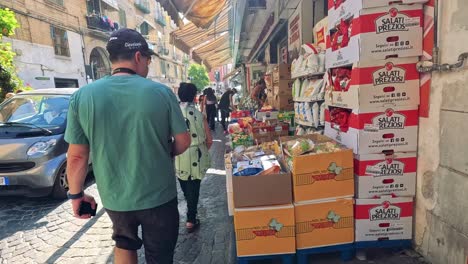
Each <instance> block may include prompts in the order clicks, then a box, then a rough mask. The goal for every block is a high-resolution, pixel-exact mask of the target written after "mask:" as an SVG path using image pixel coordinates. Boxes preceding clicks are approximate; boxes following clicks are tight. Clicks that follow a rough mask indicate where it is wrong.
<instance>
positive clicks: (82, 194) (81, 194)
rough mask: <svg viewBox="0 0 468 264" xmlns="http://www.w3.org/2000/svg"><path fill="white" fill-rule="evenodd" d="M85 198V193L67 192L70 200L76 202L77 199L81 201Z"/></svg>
mask: <svg viewBox="0 0 468 264" xmlns="http://www.w3.org/2000/svg"><path fill="white" fill-rule="evenodd" d="M83 196H84V192H83V191H81V192H79V193H77V194H71V193H70V191H68V192H67V197H68V199H71V200H75V199H80V198H82V197H83Z"/></svg>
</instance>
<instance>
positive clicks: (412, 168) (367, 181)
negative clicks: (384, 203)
mask: <svg viewBox="0 0 468 264" xmlns="http://www.w3.org/2000/svg"><path fill="white" fill-rule="evenodd" d="M417 156H418V155H417V153H416V152H397V153H393V154H392V155H385V154H362V155H354V175H355V176H356V181H355V183H356V197H357V198H376V197H381V196H388V195H394V196H414V195H415V194H416V171H417V161H418V158H417Z"/></svg>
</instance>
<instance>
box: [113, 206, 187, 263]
mask: <svg viewBox="0 0 468 264" xmlns="http://www.w3.org/2000/svg"><path fill="white" fill-rule="evenodd" d="M106 211H107V214H108V215H109V217H110V219H111V221H112V223H113V229H114V233H113V235H112V239H113V240H115V243H116V247H117V248H121V249H125V250H138V249H140V248H141V246H142V245H143V244H144V246H145V255H147V254H150V255H167V254H171V258H172V255H173V253H174V248H175V245H176V243H177V237H178V234H179V211H178V208H177V198H175V199H173V200H171V201H170V202H168V203H165V204H163V205H160V206H158V207H154V208H151V209H145V210H138V211H128V212H116V211H112V210H109V209H106ZM140 225H141V228H142V235H143V237H142V238H140V237H139V236H138V227H139V226H140ZM146 257H149V256H146ZM167 257H169V256H167Z"/></svg>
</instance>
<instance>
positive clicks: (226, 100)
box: [218, 89, 237, 134]
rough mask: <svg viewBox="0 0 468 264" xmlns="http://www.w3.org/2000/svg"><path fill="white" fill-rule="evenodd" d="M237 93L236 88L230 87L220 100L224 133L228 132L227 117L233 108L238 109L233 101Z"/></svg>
mask: <svg viewBox="0 0 468 264" xmlns="http://www.w3.org/2000/svg"><path fill="white" fill-rule="evenodd" d="M236 93H237V90H236V89H232V90H231V89H228V90H227V91H226V92H225V93H224V94H223V95H222V96H221V99H220V100H219V106H218V108H219V110H221V125H223V128H224V133H225V134H226V133H227V126H226V119H227V118H229V114H230V113H231V111H232V110H236V109H235V106H234V103H233V98H232V97H233V95H235V94H236Z"/></svg>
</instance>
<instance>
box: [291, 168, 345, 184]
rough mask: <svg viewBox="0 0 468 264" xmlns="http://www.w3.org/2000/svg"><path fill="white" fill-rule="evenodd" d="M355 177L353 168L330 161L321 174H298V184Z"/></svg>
mask: <svg viewBox="0 0 468 264" xmlns="http://www.w3.org/2000/svg"><path fill="white" fill-rule="evenodd" d="M352 179H353V168H343V167H340V166H338V165H337V164H336V163H335V162H332V163H330V165H329V166H328V169H327V171H322V172H321V173H320V174H315V175H311V174H306V175H298V176H297V183H296V186H300V185H309V184H313V183H315V182H317V181H328V180H335V181H346V180H352Z"/></svg>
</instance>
